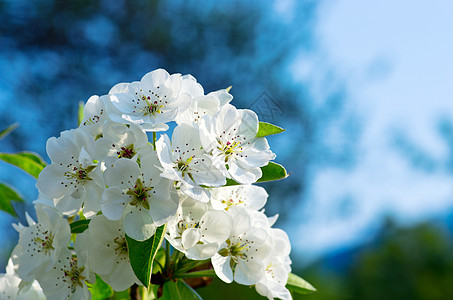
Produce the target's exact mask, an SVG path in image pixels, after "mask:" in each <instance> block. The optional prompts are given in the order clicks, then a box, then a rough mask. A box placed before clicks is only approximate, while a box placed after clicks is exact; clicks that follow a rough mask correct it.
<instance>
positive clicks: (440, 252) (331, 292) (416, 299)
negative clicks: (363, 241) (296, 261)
mask: <svg viewBox="0 0 453 300" xmlns="http://www.w3.org/2000/svg"><path fill="white" fill-rule="evenodd" d="M305 274H306V278H307V279H308V280H309V281H310V282H312V283H313V284H314V285H316V287H317V288H318V291H319V292H318V293H315V294H312V295H308V296H307V297H306V298H305V299H307V300H315V299H316V300H330V299H366V300H382V299H397V300H406V299H407V300H437V299H438V300H446V299H453V289H452V282H453V243H452V237H451V232H450V231H449V230H448V228H447V227H446V226H445V224H433V223H424V224H420V225H417V226H415V227H411V228H401V227H398V226H396V225H395V224H393V223H392V222H391V221H389V222H387V224H386V226H384V228H383V229H382V231H381V233H380V234H379V235H378V237H377V238H376V240H375V241H374V242H373V243H372V244H370V245H366V246H364V247H361V248H357V249H354V250H352V251H348V252H347V253H346V254H344V255H338V256H336V257H332V258H330V260H325V261H322V262H319V263H317V264H315V265H313V266H311V267H310V268H309V269H308V270H305Z"/></svg>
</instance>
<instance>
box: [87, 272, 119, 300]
mask: <svg viewBox="0 0 453 300" xmlns="http://www.w3.org/2000/svg"><path fill="white" fill-rule="evenodd" d="M88 289H89V290H90V292H91V300H105V299H108V298H110V297H112V296H113V290H112V288H111V287H110V286H109V285H108V284H107V283H105V282H104V281H103V280H102V279H101V277H99V275H97V274H96V282H95V283H94V284H90V285H88Z"/></svg>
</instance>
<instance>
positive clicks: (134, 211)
mask: <svg viewBox="0 0 453 300" xmlns="http://www.w3.org/2000/svg"><path fill="white" fill-rule="evenodd" d="M123 222H124V223H123V226H124V231H125V232H126V234H127V235H128V236H130V237H131V238H133V239H134V240H137V241H144V240H147V239H149V238H150V237H151V236H153V235H154V233H155V232H156V225H154V220H153V218H151V216H150V214H149V211H148V210H146V209H143V208H136V207H129V208H128V211H127V212H126V214H125V216H124V221H123Z"/></svg>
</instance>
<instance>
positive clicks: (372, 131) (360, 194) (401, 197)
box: [276, 0, 453, 260]
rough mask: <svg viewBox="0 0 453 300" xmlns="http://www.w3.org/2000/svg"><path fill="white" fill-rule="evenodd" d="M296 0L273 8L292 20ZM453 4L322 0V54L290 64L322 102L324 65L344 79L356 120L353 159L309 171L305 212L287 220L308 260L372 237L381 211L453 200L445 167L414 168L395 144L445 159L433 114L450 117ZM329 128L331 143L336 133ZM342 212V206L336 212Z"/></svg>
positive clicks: (407, 211)
mask: <svg viewBox="0 0 453 300" xmlns="http://www.w3.org/2000/svg"><path fill="white" fill-rule="evenodd" d="M292 5H294V3H293V1H284V4H278V5H276V11H277V12H279V13H281V14H282V15H287V16H288V17H289V18H295V17H296V18H297V16H294V15H293V14H294V11H293V10H292V9H291V7H292ZM452 25H453V2H451V1H430V2H426V1H388V0H384V1H358V0H355V1H354V0H343V1H325V2H324V3H323V4H322V5H321V7H320V8H319V11H318V19H317V24H316V26H315V28H316V29H315V40H317V43H318V49H319V51H316V52H314V53H312V57H311V58H309V59H308V58H307V55H306V53H301V55H300V56H298V57H297V58H296V59H295V61H294V63H293V64H292V65H291V72H292V74H293V77H294V79H295V80H296V81H298V82H301V83H309V84H310V86H311V88H310V89H311V93H312V95H313V97H314V101H323V99H325V95H326V90H325V89H324V87H323V80H322V78H323V77H324V76H325V73H324V72H325V69H330V70H333V72H334V73H335V77H336V78H338V80H339V81H341V83H342V84H344V85H345V86H346V91H347V94H348V97H347V99H348V100H347V103H346V107H347V110H348V111H349V112H350V113H351V114H355V115H356V116H357V117H358V119H359V120H360V124H361V127H362V129H361V136H360V139H359V141H358V145H357V147H358V151H357V163H356V165H355V167H354V168H353V169H351V170H344V169H336V168H323V169H319V171H318V172H316V173H315V174H314V180H313V184H312V186H311V188H310V192H309V196H308V197H307V198H308V199H309V200H308V202H307V203H305V204H304V206H303V207H302V208H301V209H302V211H303V213H302V214H300V213H299V212H298V213H297V215H296V214H295V215H294V216H293V217H292V219H293V220H296V219H298V218H299V219H300V222H294V223H295V224H297V225H294V228H295V229H294V230H293V231H292V233H290V235H291V237H292V242H293V247H295V248H297V249H300V251H301V252H302V253H304V254H305V255H306V257H307V259H308V260H310V258H315V257H318V256H320V255H322V254H325V253H326V252H329V251H332V250H333V249H337V248H341V247H348V246H355V245H358V244H361V243H364V242H366V241H369V240H370V239H371V238H372V236H373V232H374V231H375V230H376V229H377V228H378V226H379V224H380V222H381V221H382V220H383V216H394V217H395V218H396V220H397V221H398V222H400V223H401V224H403V225H410V224H413V223H414V222H419V221H422V220H427V219H433V218H436V217H439V216H442V215H444V214H445V213H447V212H448V211H451V208H452V207H453V177H452V176H451V173H450V174H449V173H448V170H440V171H437V172H426V171H424V170H421V169H418V168H416V167H414V165H413V164H412V163H411V162H410V161H409V160H407V159H406V158H405V155H404V153H402V151H398V149H397V148H396V147H395V136H396V135H397V134H403V135H404V136H405V137H406V138H407V139H409V140H411V141H412V142H413V143H414V144H415V145H416V146H417V148H419V149H421V151H423V152H424V153H427V154H429V156H430V157H432V158H433V159H434V160H436V161H441V162H445V161H447V160H448V154H449V153H448V151H449V149H448V147H446V146H447V144H446V143H444V142H443V140H442V137H441V135H440V134H439V132H438V130H437V128H438V120H439V118H446V119H450V120H453V84H452V83H451V81H452V79H453V26H452ZM331 131H332V133H329V134H328V135H326V136H327V137H328V138H329V139H331V140H332V145H333V146H334V145H335V142H336V140H338V139H340V140H341V138H342V135H341V132H340V133H338V132H337V133H335V128H331ZM339 211H343V213H339Z"/></svg>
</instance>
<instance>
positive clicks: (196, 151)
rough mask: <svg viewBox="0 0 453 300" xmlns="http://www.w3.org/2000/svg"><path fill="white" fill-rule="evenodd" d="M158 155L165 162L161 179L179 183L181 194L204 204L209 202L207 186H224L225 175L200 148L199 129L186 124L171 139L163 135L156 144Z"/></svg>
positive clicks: (176, 130)
mask: <svg viewBox="0 0 453 300" xmlns="http://www.w3.org/2000/svg"><path fill="white" fill-rule="evenodd" d="M156 150H157V155H158V156H159V160H160V162H161V163H162V167H163V171H162V174H161V176H162V177H165V178H168V179H170V180H174V181H177V182H180V184H181V191H182V192H183V193H185V194H186V195H188V196H190V197H192V198H194V199H196V200H199V201H203V202H208V201H209V195H208V192H207V191H206V189H205V188H202V187H201V185H206V186H221V185H224V184H225V183H226V179H225V176H224V175H222V173H221V172H220V171H219V170H217V169H216V168H215V167H214V166H213V164H212V162H211V159H210V158H209V156H208V155H206V154H205V151H204V150H203V149H202V148H201V142H200V136H199V132H198V129H196V128H194V127H191V126H189V125H186V124H182V125H178V126H176V128H175V130H174V131H173V135H172V138H171V143H170V139H169V138H168V136H167V135H165V134H164V135H162V136H161V138H160V139H159V140H158V141H157V142H156Z"/></svg>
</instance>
